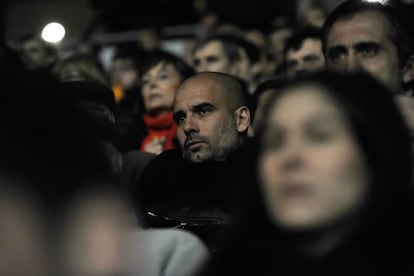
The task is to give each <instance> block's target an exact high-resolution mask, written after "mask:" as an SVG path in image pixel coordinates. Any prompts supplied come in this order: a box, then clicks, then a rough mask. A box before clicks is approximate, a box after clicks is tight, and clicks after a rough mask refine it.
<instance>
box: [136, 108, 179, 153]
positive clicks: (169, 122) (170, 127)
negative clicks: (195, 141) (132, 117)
mask: <svg viewBox="0 0 414 276" xmlns="http://www.w3.org/2000/svg"><path fill="white" fill-rule="evenodd" d="M144 122H145V125H146V126H147V130H148V135H147V136H146V137H145V138H144V140H143V141H142V143H141V148H140V150H141V151H144V150H145V147H146V145H147V144H148V143H150V142H152V141H154V140H155V139H159V138H161V137H165V143H164V147H163V151H164V150H167V149H172V148H174V139H176V137H177V125H176V124H175V122H174V120H173V113H172V112H168V113H166V114H165V115H162V116H161V117H151V116H150V115H148V114H145V115H144Z"/></svg>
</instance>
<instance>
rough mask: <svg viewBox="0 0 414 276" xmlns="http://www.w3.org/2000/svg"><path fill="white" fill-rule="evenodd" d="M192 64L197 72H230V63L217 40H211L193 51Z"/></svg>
mask: <svg viewBox="0 0 414 276" xmlns="http://www.w3.org/2000/svg"><path fill="white" fill-rule="evenodd" d="M193 65H194V68H195V69H196V71H197V72H205V71H210V72H222V73H231V63H230V60H229V59H228V58H227V56H226V54H225V53H224V49H223V46H222V44H221V42H219V41H214V40H213V41H211V42H209V43H207V44H206V45H204V47H202V48H200V49H198V50H197V51H196V52H195V53H194V57H193Z"/></svg>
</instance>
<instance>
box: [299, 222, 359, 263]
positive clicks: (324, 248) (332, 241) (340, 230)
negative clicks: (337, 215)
mask: <svg viewBox="0 0 414 276" xmlns="http://www.w3.org/2000/svg"><path fill="white" fill-rule="evenodd" d="M354 231H355V225H347V226H345V227H344V225H341V226H336V227H329V228H328V229H325V230H321V231H312V232H308V233H301V234H298V235H297V237H294V247H295V249H296V250H297V252H300V254H301V255H303V256H306V257H311V258H319V257H323V256H326V255H329V254H330V253H331V252H333V251H335V249H337V248H338V247H340V246H341V244H343V243H344V242H345V240H347V239H348V238H349V237H350V236H351V235H352V234H353V233H354Z"/></svg>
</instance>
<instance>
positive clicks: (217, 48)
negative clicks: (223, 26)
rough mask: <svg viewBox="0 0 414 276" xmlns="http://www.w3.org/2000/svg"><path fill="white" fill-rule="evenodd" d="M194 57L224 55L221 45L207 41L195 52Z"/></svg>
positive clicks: (216, 41) (218, 42)
mask: <svg viewBox="0 0 414 276" xmlns="http://www.w3.org/2000/svg"><path fill="white" fill-rule="evenodd" d="M196 55H217V56H221V55H224V51H223V44H222V43H221V42H220V41H218V40H212V41H209V42H207V43H206V44H205V45H204V46H202V47H201V48H200V49H198V50H197V51H196Z"/></svg>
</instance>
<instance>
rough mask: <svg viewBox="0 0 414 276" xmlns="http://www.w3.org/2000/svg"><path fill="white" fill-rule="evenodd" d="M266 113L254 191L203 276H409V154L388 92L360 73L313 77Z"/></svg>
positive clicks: (281, 95)
mask: <svg viewBox="0 0 414 276" xmlns="http://www.w3.org/2000/svg"><path fill="white" fill-rule="evenodd" d="M373 98H375V101H373V100H372V99H373ZM269 111H270V112H269V117H268V118H267V120H266V122H265V124H264V127H263V128H262V129H261V131H260V132H258V133H257V136H256V137H257V139H258V140H257V142H258V145H259V152H258V158H257V160H258V164H257V176H258V177H257V179H258V182H259V183H258V184H259V185H257V186H254V187H255V188H254V189H253V190H252V191H251V192H250V193H249V194H250V197H249V202H247V204H248V205H250V207H248V208H247V210H246V211H245V212H243V214H244V216H243V217H242V218H241V219H240V224H237V228H235V229H234V233H232V235H231V236H230V239H229V242H228V247H225V248H227V249H223V251H222V255H221V256H217V258H213V260H211V262H210V264H209V265H207V268H206V271H205V274H203V275H229V274H234V275H277V274H280V275H306V274H310V275H368V274H370V275H372V274H375V275H387V274H401V275H410V274H412V273H413V267H412V265H411V259H412V258H411V251H410V249H411V248H412V247H413V241H414V240H413V238H412V231H413V229H412V226H410V225H412V224H411V223H410V221H409V220H407V218H410V217H412V214H413V208H412V205H413V198H412V195H413V194H412V186H411V180H412V155H411V153H410V147H411V145H410V137H409V131H408V128H407V126H406V124H405V121H404V119H403V117H402V114H401V113H400V112H399V109H398V107H397V105H396V104H395V102H394V101H393V100H392V96H391V93H390V91H389V90H388V89H387V88H386V87H385V86H383V85H382V84H380V83H379V82H378V81H377V80H375V79H374V78H372V77H371V76H370V75H368V74H366V73H364V72H358V73H353V74H349V75H342V74H340V73H334V72H321V73H314V74H311V75H308V76H303V78H300V79H296V80H295V81H293V82H292V83H291V84H288V85H287V86H285V87H284V88H283V89H282V90H281V91H280V92H279V93H277V94H275V96H274V97H273V99H272V102H271V107H270V110H269ZM384 133H387V135H384Z"/></svg>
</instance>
